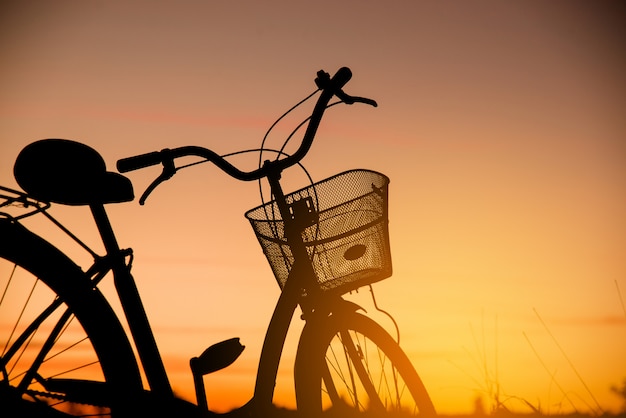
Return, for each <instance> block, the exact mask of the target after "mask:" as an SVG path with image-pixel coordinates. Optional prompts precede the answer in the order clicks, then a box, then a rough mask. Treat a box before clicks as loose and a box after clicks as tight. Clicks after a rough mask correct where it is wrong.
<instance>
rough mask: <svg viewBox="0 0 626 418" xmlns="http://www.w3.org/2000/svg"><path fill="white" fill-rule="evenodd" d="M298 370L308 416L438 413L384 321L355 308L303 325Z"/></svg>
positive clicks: (300, 402)
mask: <svg viewBox="0 0 626 418" xmlns="http://www.w3.org/2000/svg"><path fill="white" fill-rule="evenodd" d="M307 327H309V324H307ZM295 373H296V397H297V403H298V409H299V410H301V411H303V412H306V413H307V414H311V415H316V414H318V413H321V412H322V411H326V415H332V416H334V415H335V414H336V415H337V416H352V415H355V416H376V417H381V416H401V417H405V416H406V417H412V416H434V415H435V408H434V407H433V404H432V402H431V400H430V397H429V396H428V393H427V392H426V388H425V387H424V384H423V383H422V381H421V379H420V377H419V376H418V374H417V372H416V371H415V369H414V368H413V365H412V364H411V362H410V360H409V359H408V357H407V356H406V354H405V353H404V352H403V351H402V349H401V348H400V346H399V345H398V344H397V343H396V341H395V340H394V339H393V338H392V337H391V336H390V335H389V334H388V333H387V332H386V331H385V330H384V329H383V328H382V327H381V326H380V325H378V324H377V323H376V322H374V321H373V320H371V319H370V318H368V317H366V316H364V315H361V314H358V313H356V312H349V313H345V314H340V315H334V314H333V315H331V316H330V317H328V319H327V320H325V321H322V323H321V324H317V326H315V325H312V326H311V327H310V328H309V329H307V328H305V330H304V331H303V335H302V340H301V342H300V345H299V348H298V354H297V357H296V372H295ZM307 416H308V415H307Z"/></svg>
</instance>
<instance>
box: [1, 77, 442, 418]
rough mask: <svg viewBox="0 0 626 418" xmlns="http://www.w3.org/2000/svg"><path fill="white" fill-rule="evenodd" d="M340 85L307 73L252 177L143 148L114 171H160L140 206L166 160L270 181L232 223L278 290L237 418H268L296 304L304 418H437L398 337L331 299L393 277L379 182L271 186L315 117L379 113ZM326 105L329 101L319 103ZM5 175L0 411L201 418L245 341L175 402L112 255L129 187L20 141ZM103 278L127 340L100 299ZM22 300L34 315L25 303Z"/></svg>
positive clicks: (293, 158)
mask: <svg viewBox="0 0 626 418" xmlns="http://www.w3.org/2000/svg"><path fill="white" fill-rule="evenodd" d="M351 76H352V73H351V71H350V70H349V69H348V68H345V67H344V68H341V69H339V70H338V71H337V73H336V74H335V75H334V76H333V77H331V76H330V75H329V74H328V73H326V72H324V71H320V72H318V73H317V78H316V79H315V83H316V85H317V90H316V92H319V97H318V99H317V102H316V104H315V105H314V108H313V111H312V113H311V116H310V117H309V118H307V120H305V122H306V123H307V125H306V131H305V133H304V135H303V138H302V142H301V144H300V145H299V148H298V149H297V151H295V152H294V153H293V154H291V155H287V154H286V153H285V152H284V151H283V150H278V151H274V153H275V154H276V158H275V159H273V160H265V161H264V162H263V163H262V164H259V168H258V169H255V170H253V171H242V170H240V169H238V168H237V167H235V166H234V165H232V164H231V163H230V162H229V161H227V159H226V157H225V156H220V155H218V154H217V153H215V152H213V151H211V150H209V149H206V148H203V147H198V146H185V147H180V148H175V149H165V150H162V151H155V152H149V153H146V154H141V155H137V156H133V157H129V158H125V159H122V160H119V161H118V163H117V168H118V170H119V172H120V173H125V172H129V171H133V170H138V169H141V168H144V167H148V166H155V165H162V167H163V171H162V173H161V175H160V176H159V177H158V178H157V179H156V180H155V181H154V182H153V183H152V184H151V185H150V186H149V187H148V189H147V190H146V191H145V193H144V195H143V196H142V197H141V199H140V203H142V204H143V202H144V201H145V199H146V198H147V196H148V195H149V194H150V193H151V192H152V191H153V190H154V189H155V188H156V187H157V186H158V185H159V184H160V183H162V182H163V181H165V180H167V179H170V178H171V177H172V176H173V175H174V174H175V173H176V171H177V170H179V169H181V168H183V167H176V164H175V161H176V160H177V159H178V158H181V157H186V156H196V157H199V158H200V159H201V160H200V161H199V162H211V163H213V164H215V165H216V166H217V167H219V168H220V169H222V170H223V171H224V172H225V173H227V174H228V175H230V176H232V177H234V178H235V179H238V180H242V181H261V180H262V179H265V180H267V181H268V183H269V186H270V190H271V193H272V197H273V200H271V201H270V202H267V203H265V202H264V203H262V204H261V205H260V206H258V207H256V208H254V209H251V210H250V211H248V212H247V213H246V214H245V216H246V218H247V219H248V220H249V221H250V223H251V225H252V227H253V229H254V232H255V234H256V236H257V238H258V240H259V243H260V244H261V246H262V248H263V251H264V253H265V255H266V257H267V260H268V261H269V263H270V266H271V267H272V270H273V273H274V275H275V276H276V279H277V281H278V284H279V285H280V287H281V293H280V296H279V298H278V301H277V304H276V307H275V310H274V313H273V315H272V317H271V320H270V323H269V326H268V328H267V332H266V335H265V339H264V343H263V347H262V351H261V357H260V360H259V365H258V370H257V375H256V385H255V390H254V395H253V397H252V399H251V400H250V401H249V402H248V403H247V404H246V405H244V406H242V407H241V408H240V409H239V410H238V412H241V411H245V412H246V413H249V414H254V413H260V414H263V413H265V414H267V413H268V411H270V410H271V409H270V408H271V406H272V401H273V395H274V384H275V381H276V376H277V371H278V365H279V361H280V358H281V354H282V349H283V345H284V342H285V338H286V335H287V331H288V330H289V328H290V326H291V321H292V316H293V314H294V312H295V311H296V309H297V308H298V307H300V309H301V310H302V319H303V320H304V321H305V325H304V327H303V330H302V333H301V335H300V342H299V344H298V348H297V353H296V357H295V365H294V384H295V393H296V405H297V410H298V411H299V412H301V413H302V414H303V415H304V416H307V417H308V416H316V415H317V414H319V413H323V412H325V413H327V414H332V413H333V412H337V413H340V414H342V415H344V416H346V415H348V416H349V414H350V413H352V412H354V413H363V414H367V413H373V414H374V415H376V416H379V415H385V414H390V415H392V414H406V415H407V416H414V415H424V416H428V415H435V409H434V407H433V404H432V402H431V400H430V398H429V396H428V393H427V391H426V389H425V386H424V384H423V383H422V381H421V379H420V377H419V376H418V374H417V372H416V371H415V369H414V368H413V366H412V364H411V362H410V360H409V359H408V357H407V356H406V354H405V353H404V352H403V351H402V349H401V348H400V346H399V345H398V343H397V342H396V339H395V338H394V337H392V336H391V335H390V334H389V333H388V332H387V331H386V330H385V329H384V328H383V327H382V326H381V325H379V324H378V323H376V322H375V321H374V320H373V319H371V318H369V317H368V316H366V315H365V314H364V313H363V312H361V310H362V309H361V307H360V306H358V305H357V304H355V303H353V302H350V301H348V300H346V299H345V298H343V297H342V295H344V294H345V293H347V292H349V291H351V290H354V289H356V288H358V287H362V286H371V284H372V283H374V282H376V281H379V280H383V279H385V278H387V277H389V276H390V275H391V258H390V250H389V237H388V232H387V218H388V215H387V194H388V183H389V179H388V178H387V177H386V176H384V175H383V174H381V173H378V172H374V171H370V170H363V169H360V170H351V171H347V172H344V173H341V174H338V175H335V176H333V177H331V178H329V179H326V180H323V181H321V182H317V183H312V184H311V185H310V186H307V187H305V188H303V189H300V190H297V191H294V192H290V193H287V194H285V192H284V191H283V189H282V187H281V183H280V179H281V174H282V173H283V171H284V170H286V169H288V168H290V167H293V166H295V165H297V164H298V165H301V164H300V162H301V160H302V159H303V158H304V156H305V155H306V154H307V152H308V151H309V149H310V147H311V145H312V143H313V139H314V137H315V134H316V131H317V128H318V126H319V124H320V122H321V119H322V116H323V114H324V112H325V110H326V109H327V108H329V107H330V106H333V105H335V104H338V103H344V104H353V103H364V104H369V105H373V106H376V102H374V101H373V100H370V99H366V98H361V97H355V96H350V95H348V94H346V93H345V92H344V91H343V87H344V85H345V84H346V83H347V82H348V81H349V80H350V78H351ZM312 96H313V95H311V96H309V97H312ZM333 97H336V98H337V99H338V101H337V102H335V103H332V104H329V103H330V101H331V100H332V99H333ZM303 101H304V100H303ZM303 101H302V102H303ZM302 102H300V103H302ZM300 103H299V104H300ZM299 104H298V105H299ZM298 105H296V106H298ZM296 106H294V108H295V107H296ZM292 109H293V108H292ZM287 113H288V112H287ZM283 116H284V115H283ZM279 120H280V119H279ZM305 122H303V124H304V123H305ZM300 126H302V124H301V125H300ZM300 126H299V127H300ZM299 127H298V128H299ZM298 128H296V129H298ZM294 132H295V131H294ZM288 140H289V139H288ZM261 150H263V147H262V148H261ZM257 151H258V150H257ZM14 173H15V176H16V179H17V181H18V184H20V187H22V188H23V189H24V190H25V191H26V193H23V192H20V191H16V190H11V189H8V188H4V187H2V188H0V237H2V239H1V240H0V260H2V261H3V262H9V263H10V266H8V267H7V266H6V265H5V264H3V265H2V266H0V268H2V270H0V272H1V273H4V274H7V275H8V276H9V279H8V280H5V279H3V280H4V281H3V282H2V284H3V287H4V288H3V289H2V290H0V291H2V292H3V293H2V295H1V296H0V297H1V299H0V308H1V309H4V305H7V304H8V305H9V306H8V309H4V310H0V314H2V315H3V316H2V317H6V315H8V314H7V312H8V313H15V314H16V316H17V320H16V323H15V325H12V326H11V327H7V326H6V325H5V324H4V323H3V324H2V327H1V328H0V329H2V330H3V332H5V333H6V334H7V335H8V336H6V337H3V339H2V340H0V341H2V345H3V347H2V352H1V357H0V405H2V406H0V408H3V409H4V410H5V411H6V410H10V408H15V410H16V411H19V412H18V413H19V414H22V413H24V415H26V413H29V414H30V413H32V411H37V412H41V411H48V410H54V411H55V412H59V413H63V414H78V415H80V414H83V415H85V414H104V415H107V414H110V415H113V416H134V415H135V414H139V413H142V414H145V413H146V411H147V410H149V408H152V411H153V412H154V411H156V412H158V413H159V416H160V414H162V413H164V412H165V411H167V410H169V411H172V412H175V413H177V414H178V415H180V414H188V415H189V416H205V415H206V414H210V411H209V408H208V402H207V399H206V395H205V390H204V383H203V376H205V375H206V374H209V373H211V372H213V371H216V370H220V369H222V368H224V367H227V366H228V365H230V364H231V363H232V362H234V361H235V360H236V358H237V357H238V356H239V354H240V353H241V351H242V350H243V346H242V345H241V343H240V342H239V339H237V338H234V339H231V340H226V341H223V342H220V343H217V344H215V345H213V346H211V347H209V348H208V349H207V350H206V351H205V352H203V353H202V354H201V355H199V356H198V357H194V358H192V359H191V360H190V367H191V371H192V375H193V378H194V384H195V389H196V396H197V405H196V404H193V403H190V402H186V401H183V400H180V399H177V398H176V397H175V396H174V394H173V392H172V388H171V386H170V383H169V380H168V376H167V374H166V372H165V368H164V366H163V361H162V359H161V355H160V353H159V349H158V347H157V344H156V342H155V338H154V335H153V333H152V330H151V327H150V323H149V320H148V317H147V314H146V312H145V310H144V308H143V304H142V301H141V298H140V295H139V293H138V291H137V288H136V286H135V281H134V278H133V276H132V274H131V267H132V261H133V252H132V249H129V248H121V247H120V246H119V244H118V242H117V239H116V236H115V234H114V232H113V228H112V226H111V223H110V222H109V219H108V217H107V213H106V211H105V205H106V204H111V203H121V202H128V201H131V200H133V199H134V193H133V188H132V184H131V182H130V180H129V179H128V178H126V177H125V176H123V175H122V174H119V173H115V172H110V171H107V170H106V166H105V163H104V160H103V159H102V157H101V156H100V155H99V154H98V153H97V152H96V151H95V150H94V149H92V148H90V147H88V146H87V145H84V144H81V143H78V142H75V141H70V140H64V139H48V140H40V141H37V142H34V143H32V144H30V145H28V146H27V147H26V148H24V150H22V152H21V153H20V154H19V156H18V157H17V159H16V163H15V167H14ZM41 173H44V174H45V175H41ZM51 203H55V204H65V205H74V206H88V207H89V209H90V211H91V214H92V216H93V218H94V221H95V224H96V226H97V228H98V231H99V234H100V237H101V238H102V242H103V244H104V249H105V254H104V255H99V254H97V253H96V252H95V251H93V250H92V249H91V248H89V247H88V246H87V245H86V244H85V243H84V242H83V241H81V240H80V239H79V238H78V237H77V236H76V235H74V234H73V233H72V232H71V231H69V230H68V229H67V228H66V227H65V226H63V225H62V224H61V223H60V222H59V221H58V220H56V219H55V218H54V217H53V216H52V215H51V214H50V213H49V211H48V208H49V207H50V205H51ZM16 211H17V213H16ZM33 215H37V216H43V217H45V218H47V219H48V220H49V221H51V222H52V223H53V224H54V225H55V226H56V227H58V228H60V229H61V230H62V231H63V232H64V233H65V234H67V235H68V236H69V237H71V238H72V240H73V241H75V242H76V243H77V244H78V245H80V247H82V248H83V249H84V250H85V251H87V252H88V253H89V254H90V256H91V257H93V259H94V262H93V264H92V265H91V266H90V267H88V268H87V269H85V270H83V269H81V268H80V267H79V266H78V265H77V264H76V263H74V262H73V261H72V260H70V258H69V257H67V256H66V255H65V254H63V253H62V252H61V251H60V250H58V249H57V248H55V247H54V246H53V245H52V244H50V243H49V242H47V241H46V240H44V239H43V238H41V237H39V236H38V235H36V234H35V233H33V232H31V231H30V230H28V229H27V228H26V227H25V226H23V224H22V220H23V219H25V218H27V217H30V216H33ZM110 272H112V276H113V283H114V284H115V289H116V292H117V296H118V297H119V302H120V304H121V306H122V307H123V315H122V316H123V319H124V320H125V321H126V323H127V324H128V328H129V332H128V335H127V333H126V332H125V331H124V328H123V327H122V325H121V321H120V318H119V317H118V316H117V315H116V314H115V312H114V311H113V309H112V308H111V305H110V304H109V302H108V301H107V300H106V299H105V297H104V296H103V294H102V292H101V291H100V289H99V284H100V283H101V282H102V280H103V279H104V278H105V277H106V276H108V273H110ZM28 276H30V277H28ZM27 277H28V278H29V279H30V280H31V281H32V283H33V285H32V286H31V287H29V289H30V290H28V291H26V293H25V294H23V296H24V299H25V303H24V307H19V306H16V300H17V297H18V293H17V292H16V291H14V290H13V289H14V287H15V285H22V284H25V283H26V279H27ZM18 282H19V283H18ZM42 285H44V286H42ZM44 290H45V291H48V293H49V294H48V296H49V300H47V301H45V302H44V300H43V299H41V297H40V295H39V292H42V291H44ZM33 304H36V305H37V310H33V309H32V308H31V305H33ZM26 317H28V318H29V319H28V320H27V319H25V318H26ZM3 322H6V321H4V320H3ZM40 334H41V335H40ZM133 345H134V347H135V350H136V354H135V352H134V351H133ZM70 352H76V354H72V355H69V353H70ZM67 361H75V362H76V363H75V364H74V365H73V366H72V367H70V366H69V365H68V366H67V367H66V368H68V369H69V370H66V369H59V368H57V367H56V365H55V363H63V364H59V366H61V365H63V366H65V363H66V362H67ZM142 374H143V375H145V380H146V382H147V387H144V383H142ZM235 412H237V410H236V411H235ZM45 416H47V415H45ZM51 416H56V415H51ZM402 416H404V415H402Z"/></svg>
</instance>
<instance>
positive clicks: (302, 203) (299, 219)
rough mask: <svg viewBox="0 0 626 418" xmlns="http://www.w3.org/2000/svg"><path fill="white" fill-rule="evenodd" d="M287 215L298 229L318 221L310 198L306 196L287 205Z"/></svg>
mask: <svg viewBox="0 0 626 418" xmlns="http://www.w3.org/2000/svg"><path fill="white" fill-rule="evenodd" d="M289 213H290V215H291V219H292V220H294V221H295V223H296V225H297V226H298V227H299V228H300V229H304V228H306V227H308V226H311V225H313V224H316V223H317V222H318V221H319V214H318V212H317V210H315V205H314V204H313V199H312V198H311V196H306V197H304V198H302V199H298V200H295V201H294V202H293V203H291V204H289Z"/></svg>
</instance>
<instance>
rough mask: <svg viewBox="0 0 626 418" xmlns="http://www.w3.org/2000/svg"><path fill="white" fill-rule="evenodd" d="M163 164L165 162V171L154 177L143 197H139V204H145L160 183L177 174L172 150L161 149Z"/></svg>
mask: <svg viewBox="0 0 626 418" xmlns="http://www.w3.org/2000/svg"><path fill="white" fill-rule="evenodd" d="M161 155H162V158H161V164H163V171H162V172H161V174H160V175H159V177H157V178H156V179H154V181H153V182H152V183H150V185H149V186H148V188H147V189H146V190H145V191H144V192H143V194H142V195H141V198H139V204H140V205H141V206H143V205H144V204H145V203H146V199H147V198H148V196H149V195H150V193H152V192H153V191H154V189H156V188H157V186H158V185H160V184H161V183H163V182H164V181H166V180H169V179H171V178H172V177H173V176H174V174H176V167H175V166H174V158H172V156H171V153H170V150H169V149H164V150H162V151H161Z"/></svg>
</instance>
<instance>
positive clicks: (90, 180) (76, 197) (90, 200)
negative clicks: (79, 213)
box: [13, 139, 134, 206]
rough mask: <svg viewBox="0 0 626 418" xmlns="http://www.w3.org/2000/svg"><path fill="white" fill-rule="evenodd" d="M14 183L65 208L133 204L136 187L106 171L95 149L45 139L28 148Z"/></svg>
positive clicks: (17, 166)
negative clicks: (67, 206) (122, 203)
mask: <svg viewBox="0 0 626 418" xmlns="http://www.w3.org/2000/svg"><path fill="white" fill-rule="evenodd" d="M13 174H14V175H15V180H17V183H18V184H19V185H20V187H21V188H22V189H24V191H25V192H26V193H28V194H29V195H30V196H32V197H33V198H35V199H38V200H42V201H46V202H53V203H61V204H64V205H72V206H79V205H92V204H105V203H119V202H128V201H131V200H133V198H134V193H133V186H132V184H131V182H130V180H129V179H127V178H126V177H124V176H123V175H121V174H118V173H113V172H109V171H107V170H106V165H105V163H104V159H103V158H102V156H100V154H98V152H97V151H96V150H94V149H93V148H91V147H89V146H87V145H85V144H81V143H80V142H76V141H70V140H68V139H42V140H40V141H36V142H33V143H32V144H30V145H27V146H26V147H25V148H24V149H23V150H22V151H21V152H20V154H19V155H18V156H17V159H16V160H15V166H14V167H13Z"/></svg>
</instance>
